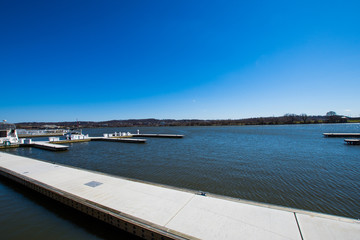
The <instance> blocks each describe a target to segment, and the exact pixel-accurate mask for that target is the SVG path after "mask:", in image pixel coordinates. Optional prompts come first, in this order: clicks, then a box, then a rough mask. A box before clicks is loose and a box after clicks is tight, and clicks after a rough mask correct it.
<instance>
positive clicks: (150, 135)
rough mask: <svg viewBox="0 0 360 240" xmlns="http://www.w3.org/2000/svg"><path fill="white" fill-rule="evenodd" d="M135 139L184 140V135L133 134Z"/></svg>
mask: <svg viewBox="0 0 360 240" xmlns="http://www.w3.org/2000/svg"><path fill="white" fill-rule="evenodd" d="M132 136H133V137H149V138H183V137H184V135H177V134H133V135H132Z"/></svg>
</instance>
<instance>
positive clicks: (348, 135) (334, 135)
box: [323, 133, 360, 137]
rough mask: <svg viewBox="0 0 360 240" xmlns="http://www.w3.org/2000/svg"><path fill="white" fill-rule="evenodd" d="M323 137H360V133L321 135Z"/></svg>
mask: <svg viewBox="0 0 360 240" xmlns="http://www.w3.org/2000/svg"><path fill="white" fill-rule="evenodd" d="M323 135H324V136H325V137H360V133H323Z"/></svg>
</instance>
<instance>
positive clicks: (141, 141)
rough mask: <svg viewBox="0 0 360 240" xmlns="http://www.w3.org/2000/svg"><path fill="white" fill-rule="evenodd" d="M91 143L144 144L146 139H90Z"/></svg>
mask: <svg viewBox="0 0 360 240" xmlns="http://www.w3.org/2000/svg"><path fill="white" fill-rule="evenodd" d="M90 139H91V141H105V142H124V143H146V139H136V138H130V137H91V138H90Z"/></svg>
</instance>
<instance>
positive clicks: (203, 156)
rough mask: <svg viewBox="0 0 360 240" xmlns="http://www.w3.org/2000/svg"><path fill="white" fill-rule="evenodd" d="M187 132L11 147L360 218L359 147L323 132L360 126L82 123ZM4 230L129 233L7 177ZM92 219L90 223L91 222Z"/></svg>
mask: <svg viewBox="0 0 360 240" xmlns="http://www.w3.org/2000/svg"><path fill="white" fill-rule="evenodd" d="M137 129H140V132H141V133H174V134H184V135H185V138H183V139H157V138H149V139H148V141H147V143H146V144H126V143H115V142H88V143H75V144H72V145H71V148H70V150H69V151H67V152H49V151H45V150H40V149H34V148H33V149H31V148H18V149H12V150H6V152H9V153H13V154H18V155H22V156H28V157H32V158H37V159H44V160H48V161H53V162H57V163H61V164H66V165H72V166H76V167H81V168H85V169H91V170H95V171H100V172H105V173H110V174H115V175H119V176H124V177H129V178H135V179H140V180H145V181H150V182H156V183H161V184H166V185H171V186H177V187H182V188H189V189H194V190H202V191H206V192H211V193H216V194H221V195H227V196H231V197H236V198H242V199H249V200H254V201H259V202H266V203H272V204H277V205H282V206H289V207H295V208H300V209H306V210H312V211H317V212H324V213H329V214H335V215H340V216H346V217H351V218H360V191H359V190H360V174H359V173H360V146H348V145H346V144H344V142H343V138H324V137H323V136H322V133H323V132H360V124H338V125H294V126H239V127H237V126H236V127H235V126H234V127H161V128H121V129H119V128H113V129H111V128H103V129H84V130H83V132H84V133H88V134H90V136H101V135H102V133H112V132H115V131H116V132H119V131H129V132H136V130H137ZM0 195H1V196H0V234H1V235H2V237H3V236H5V238H6V239H21V238H24V236H26V237H28V238H33V239H45V238H49V236H51V238H57V239H69V238H72V239H111V238H114V237H116V236H120V235H121V238H122V239H126V238H128V239H129V238H131V237H129V236H128V235H126V234H124V233H122V232H119V231H117V230H114V229H113V228H110V227H107V226H105V225H104V224H101V223H99V222H97V221H94V220H92V219H91V218H87V217H85V216H84V215H82V214H79V213H76V212H75V211H72V210H70V209H67V208H66V207H63V206H61V205H59V204H56V203H53V202H49V201H46V200H44V199H43V198H42V197H39V196H38V195H36V194H32V193H31V192H29V191H26V190H25V189H24V188H21V187H19V186H17V185H15V184H12V183H9V182H8V181H5V180H4V179H1V181H0ZM88 225H90V227H89V226H88Z"/></svg>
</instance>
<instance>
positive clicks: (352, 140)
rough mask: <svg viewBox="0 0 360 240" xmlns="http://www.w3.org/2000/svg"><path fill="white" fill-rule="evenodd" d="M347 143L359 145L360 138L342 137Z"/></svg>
mask: <svg viewBox="0 0 360 240" xmlns="http://www.w3.org/2000/svg"><path fill="white" fill-rule="evenodd" d="M344 141H345V142H346V143H347V144H350V145H360V139H344Z"/></svg>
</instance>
